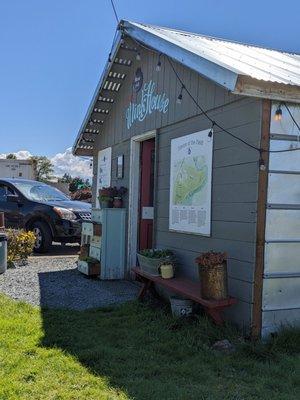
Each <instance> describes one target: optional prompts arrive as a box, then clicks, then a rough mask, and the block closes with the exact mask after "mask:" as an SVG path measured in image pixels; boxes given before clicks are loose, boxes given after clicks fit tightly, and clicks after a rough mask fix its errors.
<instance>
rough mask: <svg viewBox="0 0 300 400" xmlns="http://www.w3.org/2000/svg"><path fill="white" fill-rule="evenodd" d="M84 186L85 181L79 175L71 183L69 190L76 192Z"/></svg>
mask: <svg viewBox="0 0 300 400" xmlns="http://www.w3.org/2000/svg"><path fill="white" fill-rule="evenodd" d="M83 187H84V181H83V179H81V178H79V176H76V177H75V178H73V179H72V182H70V184H69V191H70V192H71V193H74V192H76V190H78V189H82V188H83Z"/></svg>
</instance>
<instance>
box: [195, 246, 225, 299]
mask: <svg viewBox="0 0 300 400" xmlns="http://www.w3.org/2000/svg"><path fill="white" fill-rule="evenodd" d="M226 260H227V254H226V253H216V252H213V251H209V252H207V253H201V254H200V255H199V256H198V257H197V258H196V259H195V261H196V263H197V264H198V268H199V277H200V281H201V296H202V297H203V298H204V299H211V300H223V299H226V298H227V297H228V283H227V262H226Z"/></svg>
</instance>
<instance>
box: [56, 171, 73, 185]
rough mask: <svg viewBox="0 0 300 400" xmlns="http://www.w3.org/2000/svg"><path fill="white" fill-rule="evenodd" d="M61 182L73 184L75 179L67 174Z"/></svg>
mask: <svg viewBox="0 0 300 400" xmlns="http://www.w3.org/2000/svg"><path fill="white" fill-rule="evenodd" d="M59 180H60V182H65V183H71V182H72V180H73V178H72V176H71V175H70V174H68V173H67V172H65V173H64V174H63V176H62V177H61V178H60V179H59Z"/></svg>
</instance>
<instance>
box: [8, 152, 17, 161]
mask: <svg viewBox="0 0 300 400" xmlns="http://www.w3.org/2000/svg"><path fill="white" fill-rule="evenodd" d="M6 159H7V160H16V159H17V156H16V155H15V154H13V153H9V154H7V156H6Z"/></svg>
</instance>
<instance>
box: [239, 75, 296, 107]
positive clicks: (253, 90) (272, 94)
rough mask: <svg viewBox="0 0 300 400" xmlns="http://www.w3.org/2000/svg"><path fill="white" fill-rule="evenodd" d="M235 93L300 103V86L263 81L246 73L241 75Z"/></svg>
mask: <svg viewBox="0 0 300 400" xmlns="http://www.w3.org/2000/svg"><path fill="white" fill-rule="evenodd" d="M233 93H234V94H238V95H243V96H251V97H260V98H263V99H270V100H278V101H287V102H291V103H300V92H299V86H296V85H289V84H285V83H279V82H270V81H262V80H258V79H254V78H251V77H249V76H245V75H239V77H238V80H237V83H236V87H235V89H234V90H233Z"/></svg>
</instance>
